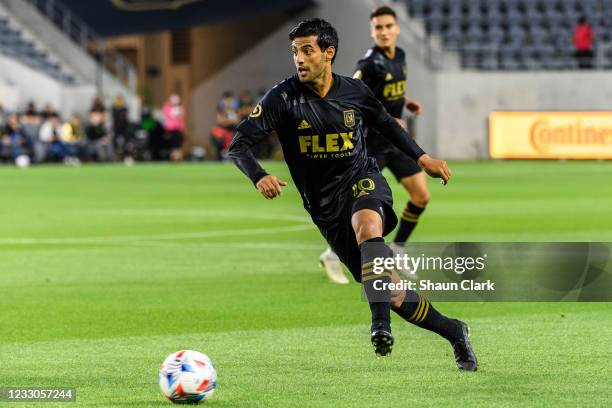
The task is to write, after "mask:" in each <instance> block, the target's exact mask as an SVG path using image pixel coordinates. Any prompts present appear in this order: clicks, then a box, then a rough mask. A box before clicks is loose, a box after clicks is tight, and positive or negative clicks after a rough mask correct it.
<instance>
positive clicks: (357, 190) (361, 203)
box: [317, 171, 397, 282]
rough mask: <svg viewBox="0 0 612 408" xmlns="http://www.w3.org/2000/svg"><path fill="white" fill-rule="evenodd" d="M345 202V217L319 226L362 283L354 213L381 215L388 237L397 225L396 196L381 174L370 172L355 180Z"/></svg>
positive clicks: (343, 214) (335, 250) (326, 238)
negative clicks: (366, 211) (369, 211)
mask: <svg viewBox="0 0 612 408" xmlns="http://www.w3.org/2000/svg"><path fill="white" fill-rule="evenodd" d="M344 202H345V204H344V208H343V209H342V216H341V217H339V219H338V221H337V222H335V223H333V224H331V225H324V226H322V225H317V226H318V227H319V230H320V231H321V234H323V237H325V240H326V241H327V243H328V244H329V246H330V247H331V249H332V250H333V251H334V252H335V253H336V254H337V255H338V257H339V258H340V261H341V262H342V263H343V264H344V265H346V267H347V268H348V269H349V271H351V273H352V274H353V277H354V278H355V280H356V281H357V282H361V251H360V250H359V245H357V238H356V237H355V231H353V227H352V225H351V217H352V216H353V213H355V212H357V211H359V210H363V209H370V210H373V211H376V212H378V213H379V214H380V215H381V217H382V219H383V236H385V235H387V234H389V233H390V232H391V231H393V229H394V228H395V226H396V225H397V217H396V215H395V212H394V211H393V196H392V195H391V188H390V187H389V184H387V180H385V178H384V177H383V175H382V174H380V172H378V171H377V172H368V173H365V174H363V175H361V176H360V177H358V178H357V179H356V180H354V184H353V185H352V188H351V191H350V197H347V199H346V200H344Z"/></svg>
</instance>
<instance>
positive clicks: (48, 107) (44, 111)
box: [32, 103, 55, 120]
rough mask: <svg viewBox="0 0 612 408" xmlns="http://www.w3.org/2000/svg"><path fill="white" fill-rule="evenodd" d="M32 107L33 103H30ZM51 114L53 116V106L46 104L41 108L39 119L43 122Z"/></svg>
mask: <svg viewBox="0 0 612 408" xmlns="http://www.w3.org/2000/svg"><path fill="white" fill-rule="evenodd" d="M32 106H34V103H32ZM53 114H55V109H53V106H51V104H49V103H48V104H46V105H45V106H44V107H43V109H42V111H41V112H40V117H41V118H42V119H43V120H44V119H46V118H47V117H49V116H51V115H53Z"/></svg>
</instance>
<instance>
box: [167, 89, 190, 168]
mask: <svg viewBox="0 0 612 408" xmlns="http://www.w3.org/2000/svg"><path fill="white" fill-rule="evenodd" d="M163 112H164V129H165V130H166V133H167V134H168V135H169V137H170V160H173V161H180V160H182V159H183V134H184V132H185V112H184V110H183V107H182V106H181V97H180V96H178V95H177V94H172V95H170V98H168V101H167V102H166V103H165V104H164V107H163Z"/></svg>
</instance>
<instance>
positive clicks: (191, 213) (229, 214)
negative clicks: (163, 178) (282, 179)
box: [71, 208, 311, 222]
mask: <svg viewBox="0 0 612 408" xmlns="http://www.w3.org/2000/svg"><path fill="white" fill-rule="evenodd" d="M71 212H78V213H81V214H102V215H105V214H107V215H119V216H126V217H223V218H236V219H243V218H247V219H258V220H284V221H298V222H311V219H310V217H309V216H308V215H291V214H277V213H276V214H275V213H253V212H238V211H219V210H190V209H187V210H185V209H177V210H170V209H163V208H159V209H155V208H143V209H137V208H123V209H103V208H94V209H82V208H79V209H74V210H72V211H71Z"/></svg>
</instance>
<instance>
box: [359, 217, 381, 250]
mask: <svg viewBox="0 0 612 408" xmlns="http://www.w3.org/2000/svg"><path fill="white" fill-rule="evenodd" d="M381 235H382V234H381V231H380V226H379V225H378V223H376V222H373V221H365V222H361V223H359V225H357V228H355V237H356V238H357V242H358V243H359V244H361V243H362V242H365V241H367V240H368V239H372V238H380V237H381Z"/></svg>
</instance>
